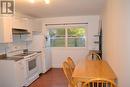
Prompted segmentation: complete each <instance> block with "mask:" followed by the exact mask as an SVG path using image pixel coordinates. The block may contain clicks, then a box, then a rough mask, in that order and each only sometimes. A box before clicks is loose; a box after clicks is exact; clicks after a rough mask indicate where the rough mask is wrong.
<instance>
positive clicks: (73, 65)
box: [67, 57, 75, 72]
mask: <svg viewBox="0 0 130 87" xmlns="http://www.w3.org/2000/svg"><path fill="white" fill-rule="evenodd" d="M67 63H68V64H69V66H70V68H71V71H72V72H73V71H74V69H75V63H74V61H73V60H72V58H71V57H68V58H67Z"/></svg>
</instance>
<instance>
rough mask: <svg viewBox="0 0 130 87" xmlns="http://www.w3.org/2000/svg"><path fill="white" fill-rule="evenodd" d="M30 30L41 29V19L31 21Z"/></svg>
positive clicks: (38, 30) (37, 30) (39, 30)
mask: <svg viewBox="0 0 130 87" xmlns="http://www.w3.org/2000/svg"><path fill="white" fill-rule="evenodd" d="M32 26H33V28H32V31H36V32H41V31H42V21H41V20H33V21H32Z"/></svg>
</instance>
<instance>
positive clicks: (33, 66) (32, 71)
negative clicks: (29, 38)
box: [15, 52, 39, 86]
mask: <svg viewBox="0 0 130 87" xmlns="http://www.w3.org/2000/svg"><path fill="white" fill-rule="evenodd" d="M15 56H22V57H24V61H25V67H26V80H25V82H24V86H29V85H30V84H31V83H32V82H33V81H35V80H36V79H37V78H38V77H39V72H38V70H39V69H38V53H36V52H33V53H32V52H29V53H22V54H18V55H15Z"/></svg>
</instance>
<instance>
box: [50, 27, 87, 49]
mask: <svg viewBox="0 0 130 87" xmlns="http://www.w3.org/2000/svg"><path fill="white" fill-rule="evenodd" d="M85 34H86V29H85V28H84V27H69V28H55V29H49V35H50V43H51V47H85V37H86V36H85Z"/></svg>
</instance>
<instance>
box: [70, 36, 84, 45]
mask: <svg viewBox="0 0 130 87" xmlns="http://www.w3.org/2000/svg"><path fill="white" fill-rule="evenodd" d="M68 47H85V38H68Z"/></svg>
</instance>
